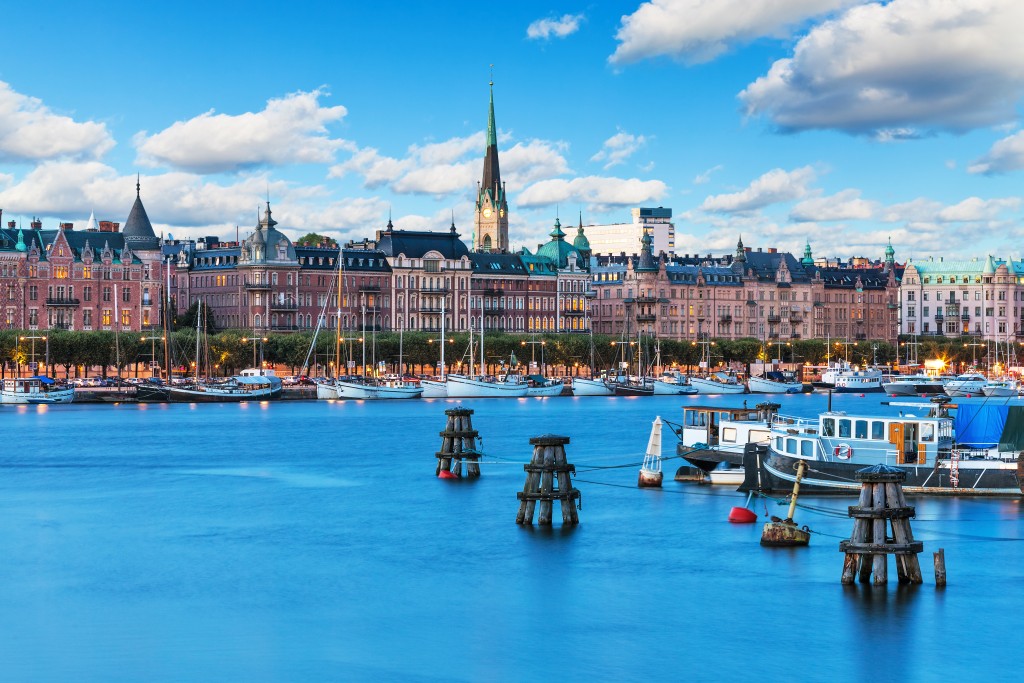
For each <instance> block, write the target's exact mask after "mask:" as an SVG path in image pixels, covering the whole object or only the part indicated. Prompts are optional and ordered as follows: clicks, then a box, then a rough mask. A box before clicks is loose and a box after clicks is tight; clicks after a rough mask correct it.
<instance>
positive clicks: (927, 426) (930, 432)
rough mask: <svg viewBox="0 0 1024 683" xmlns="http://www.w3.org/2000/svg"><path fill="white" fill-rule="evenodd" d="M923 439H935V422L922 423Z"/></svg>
mask: <svg viewBox="0 0 1024 683" xmlns="http://www.w3.org/2000/svg"><path fill="white" fill-rule="evenodd" d="M921 441H935V425H934V424H933V423H931V422H922V423H921Z"/></svg>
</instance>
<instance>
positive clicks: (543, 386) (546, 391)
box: [526, 375, 565, 397]
mask: <svg viewBox="0 0 1024 683" xmlns="http://www.w3.org/2000/svg"><path fill="white" fill-rule="evenodd" d="M526 380H527V386H526V395H527V396H536V397H545V396H561V395H562V391H563V390H564V389H565V384H563V383H562V381H561V380H558V379H546V378H544V377H542V376H540V375H530V376H529V377H527V378H526Z"/></svg>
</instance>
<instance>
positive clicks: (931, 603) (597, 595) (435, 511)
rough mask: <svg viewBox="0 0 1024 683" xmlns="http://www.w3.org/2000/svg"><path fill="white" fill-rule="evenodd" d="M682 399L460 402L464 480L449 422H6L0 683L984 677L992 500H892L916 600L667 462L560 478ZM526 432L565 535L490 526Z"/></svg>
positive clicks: (415, 417)
mask: <svg viewBox="0 0 1024 683" xmlns="http://www.w3.org/2000/svg"><path fill="white" fill-rule="evenodd" d="M744 398H745V399H746V400H748V401H751V404H752V403H753V402H754V401H755V400H757V399H756V397H723V398H719V399H713V400H715V402H718V403H728V404H731V405H737V404H739V403H740V402H742V401H743V400H744ZM693 400H694V399H689V398H675V397H666V398H643V399H623V398H613V399H604V398H578V399H548V400H521V401H507V400H491V401H476V402H474V401H466V402H465V405H467V406H469V407H472V408H474V409H475V410H476V414H475V415H474V416H473V424H474V427H475V428H476V429H478V430H479V431H480V432H481V434H482V435H483V436H484V444H483V445H484V450H485V451H486V452H487V453H488V454H489V457H488V458H487V460H489V461H496V462H495V464H487V465H485V466H484V476H483V478H482V479H481V480H479V481H476V482H472V483H470V482H446V481H440V480H437V479H435V478H434V468H435V466H436V459H435V458H434V452H435V451H437V450H438V448H439V446H440V437H439V436H438V431H439V430H441V429H442V428H443V427H444V423H445V416H444V414H443V411H444V409H445V408H447V407H451V406H452V405H453V404H452V403H448V402H439V401H422V402H391V403H352V402H349V403H326V402H308V403H305V402H303V403H299V402H294V403H293V402H284V403H276V404H265V405H223V406H222V405H208V406H187V405H174V406H157V405H152V406H134V405H124V406H89V405H72V406H58V407H50V408H49V409H47V408H45V407H35V406H27V407H13V406H6V407H4V408H2V409H0V426H2V433H3V435H4V442H5V447H4V448H3V450H2V454H0V548H2V551H3V552H2V560H0V633H2V634H3V635H2V638H0V679H2V680H11V681H32V680H52V681H71V680H75V681H320V680H372V681H382V680H395V681H447V680H471V681H520V680H538V681H543V680H554V679H556V678H557V679H558V680H565V681H577V680H587V679H591V680H594V679H596V680H682V679H689V680H739V679H745V680H757V679H762V680H781V679H787V680H789V679H793V678H795V679H797V680H855V679H856V680H862V679H864V677H865V675H866V674H867V673H868V672H870V671H872V670H875V671H877V669H873V667H874V666H876V665H877V664H878V663H879V662H881V661H886V662H887V664H888V666H889V667H890V670H889V675H882V676H878V677H877V678H879V679H880V680H886V679H889V678H892V679H897V678H898V679H899V680H902V681H917V680H933V679H935V678H937V677H939V676H942V677H943V678H945V679H946V680H962V679H964V678H966V677H968V676H970V677H971V679H974V678H981V677H986V678H990V679H993V680H1008V679H1010V677H1011V676H1010V674H1011V673H1012V672H1013V671H1015V664H1014V658H1013V657H1012V655H1011V650H1012V643H1013V639H1014V633H1015V632H1016V630H1017V629H1018V627H1019V622H1020V617H1019V615H1020V614H1021V613H1022V611H1024V591H1022V587H1024V563H1022V561H1021V560H1022V551H1024V544H1022V543H1021V542H1019V539H1020V538H1022V537H1024V535H1022V532H1024V525H1022V522H1021V509H1020V504H1019V503H1018V502H1017V501H1008V500H966V499H964V500H930V499H917V500H916V501H912V502H913V503H914V504H916V505H917V512H918V518H919V519H917V520H915V521H914V522H913V528H914V532H915V535H916V536H917V537H918V538H921V539H923V540H924V541H925V553H924V554H922V555H921V560H922V567H923V569H924V573H925V578H926V583H925V585H924V586H919V587H916V588H911V589H907V588H901V587H898V585H897V583H896V581H895V568H894V567H893V565H892V564H891V563H890V575H891V579H890V585H889V587H888V588H887V589H884V590H878V589H872V588H865V587H861V586H858V587H854V588H845V587H843V586H841V585H840V583H839V576H840V572H841V569H842V563H843V557H842V555H841V554H840V553H839V552H838V550H837V543H838V538H833V537H832V536H835V537H839V536H848V535H849V533H850V530H851V528H852V522H851V520H848V519H835V518H831V517H826V516H822V515H817V514H814V513H811V512H809V511H800V512H798V514H797V521H798V522H799V523H801V524H807V525H809V526H810V527H811V528H812V529H814V530H815V531H817V532H820V533H821V534H823V535H818V536H815V537H814V538H813V539H812V545H811V547H809V548H803V549H797V550H777V549H776V550H767V549H763V548H761V547H760V546H759V545H758V540H759V538H760V524H758V525H731V524H728V523H727V522H726V521H725V520H726V515H727V514H728V510H729V508H730V507H731V506H733V505H737V504H741V503H742V500H743V497H742V496H741V494H737V493H734V492H730V491H727V490H718V489H714V490H712V489H711V488H709V487H703V486H696V485H692V484H681V483H676V482H674V481H672V480H671V476H672V474H673V473H674V471H675V468H676V467H677V465H678V462H679V461H676V460H673V461H669V462H668V463H666V482H665V487H664V489H663V490H662V491H650V490H645V491H641V490H638V489H636V488H635V484H636V476H637V472H636V468H635V467H629V468H623V469H607V470H600V471H589V472H583V471H582V470H584V469H585V467H584V466H585V465H611V464H622V463H628V462H635V461H637V460H639V459H640V458H641V457H642V453H643V450H644V448H645V447H646V443H647V436H648V433H649V429H650V423H651V421H652V420H653V418H654V416H655V415H661V416H662V417H663V418H667V419H670V420H678V419H679V417H680V406H681V405H682V404H683V403H684V402H686V401H691V402H692V401H693ZM781 402H782V403H783V404H784V406H783V409H782V412H784V413H789V414H799V415H808V416H810V415H814V414H816V413H817V412H819V411H821V410H824V406H825V399H824V397H821V396H788V397H782V398H781ZM835 402H836V403H835V405H836V407H837V408H842V409H846V410H850V411H855V410H858V409H861V408H870V409H871V410H872V411H879V410H891V409H882V408H879V407H878V399H877V398H871V397H868V398H860V397H856V396H838V397H836V399H835ZM548 432H553V433H560V434H565V435H568V436H570V437H571V438H572V442H571V443H570V445H569V446H568V447H567V453H568V456H569V460H570V461H571V462H573V463H575V464H576V465H577V467H578V468H579V469H580V470H581V471H580V473H579V474H578V479H579V480H585V481H578V482H577V486H578V488H580V489H581V490H582V492H583V501H582V503H583V507H582V510H581V512H580V520H581V524H580V526H579V527H578V528H576V529H574V530H570V531H562V530H560V529H559V528H558V527H557V526H556V528H555V529H554V530H541V529H530V528H521V527H519V526H517V525H516V524H515V516H516V510H517V508H518V501H517V500H516V491H518V490H520V489H521V488H522V486H523V481H524V478H525V474H524V472H523V470H522V467H521V465H520V464H519V463H522V462H524V461H525V460H527V459H528V458H529V455H530V452H531V451H530V446H529V444H528V439H529V437H530V436H534V435H538V434H542V433H548ZM674 446H675V444H674V437H672V436H671V435H670V434H669V433H668V432H667V431H666V438H665V451H666V454H668V453H670V452H673V451H674ZM499 458H500V459H501V460H499ZM589 482H602V484H617V485H619V486H608V485H602V484H597V483H589ZM803 500H804V501H805V502H808V503H814V504H817V505H821V506H825V507H829V508H833V509H843V510H845V506H846V505H848V504H849V500H847V499H829V498H817V499H812V498H806V499H803ZM758 506H759V507H758V509H759V511H760V512H761V513H762V514H763V512H764V505H763V503H759V504H758ZM781 510H784V508H782V509H781ZM769 511H770V512H771V513H773V514H777V513H779V512H780V509H778V508H770V510H769ZM555 517H556V519H560V515H559V514H558V512H557V508H556V515H555ZM824 534H829V535H831V536H828V535H824ZM940 546H941V547H944V548H945V549H946V558H947V567H948V571H949V577H950V578H949V587H948V588H947V589H946V590H945V591H944V592H942V591H937V590H936V589H935V588H934V586H933V585H931V584H932V581H933V579H932V575H931V574H932V572H931V551H933V550H935V549H937V548H938V547H940ZM1008 645H1010V646H1011V647H1010V648H1008V647H1007V646H1008Z"/></svg>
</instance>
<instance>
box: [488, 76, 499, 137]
mask: <svg viewBox="0 0 1024 683" xmlns="http://www.w3.org/2000/svg"><path fill="white" fill-rule="evenodd" d="M489 85H490V86H491V104H490V108H489V109H488V111H487V146H488V147H491V146H497V144H498V128H497V126H495V125H494V81H491V82H490V83H489Z"/></svg>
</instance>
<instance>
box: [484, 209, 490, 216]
mask: <svg viewBox="0 0 1024 683" xmlns="http://www.w3.org/2000/svg"><path fill="white" fill-rule="evenodd" d="M490 217H491V210H490V209H484V218H490Z"/></svg>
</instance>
